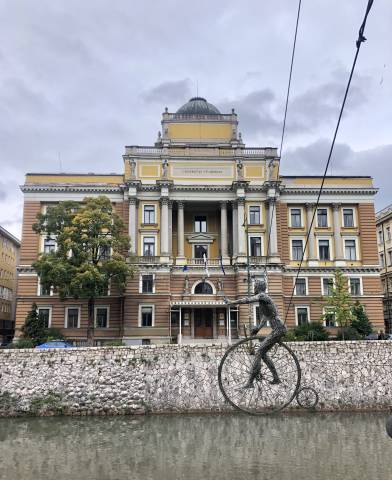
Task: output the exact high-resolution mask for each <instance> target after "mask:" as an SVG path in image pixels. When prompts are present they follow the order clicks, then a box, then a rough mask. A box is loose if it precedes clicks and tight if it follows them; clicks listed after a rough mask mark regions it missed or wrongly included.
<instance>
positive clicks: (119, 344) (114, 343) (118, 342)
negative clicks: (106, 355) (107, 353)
mask: <svg viewBox="0 0 392 480" xmlns="http://www.w3.org/2000/svg"><path fill="white" fill-rule="evenodd" d="M103 347H125V343H123V342H122V341H121V340H113V341H111V342H106V343H104V344H103Z"/></svg>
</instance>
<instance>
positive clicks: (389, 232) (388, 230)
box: [387, 227, 391, 240]
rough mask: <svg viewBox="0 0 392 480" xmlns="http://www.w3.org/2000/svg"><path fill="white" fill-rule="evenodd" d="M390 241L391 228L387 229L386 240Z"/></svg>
mask: <svg viewBox="0 0 392 480" xmlns="http://www.w3.org/2000/svg"><path fill="white" fill-rule="evenodd" d="M390 239H391V227H387V240H390Z"/></svg>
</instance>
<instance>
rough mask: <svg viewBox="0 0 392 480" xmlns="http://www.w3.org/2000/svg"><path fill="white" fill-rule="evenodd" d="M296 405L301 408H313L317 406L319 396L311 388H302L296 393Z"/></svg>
mask: <svg viewBox="0 0 392 480" xmlns="http://www.w3.org/2000/svg"><path fill="white" fill-rule="evenodd" d="M296 398H297V403H298V405H299V406H300V407H302V408H307V409H311V408H315V406H316V405H317V404H318V401H319V396H318V393H317V392H316V390H315V389H314V388H312V387H302V388H300V389H299V390H298V392H297V397H296Z"/></svg>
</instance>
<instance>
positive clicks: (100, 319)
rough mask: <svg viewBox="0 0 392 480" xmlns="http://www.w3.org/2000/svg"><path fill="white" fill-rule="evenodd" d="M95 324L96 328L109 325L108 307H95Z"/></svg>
mask: <svg viewBox="0 0 392 480" xmlns="http://www.w3.org/2000/svg"><path fill="white" fill-rule="evenodd" d="M95 326H96V328H108V327H109V309H108V307H96V308H95Z"/></svg>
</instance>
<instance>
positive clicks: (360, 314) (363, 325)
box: [351, 300, 373, 337]
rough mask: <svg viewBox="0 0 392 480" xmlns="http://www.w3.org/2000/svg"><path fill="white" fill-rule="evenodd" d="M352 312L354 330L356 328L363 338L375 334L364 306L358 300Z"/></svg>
mask: <svg viewBox="0 0 392 480" xmlns="http://www.w3.org/2000/svg"><path fill="white" fill-rule="evenodd" d="M351 311H352V314H353V319H352V321H351V326H352V328H354V329H355V330H356V331H357V332H358V333H359V334H360V335H362V336H363V337H366V336H367V335H370V334H371V333H372V332H373V327H372V324H371V323H370V321H369V319H368V316H367V315H366V313H365V309H364V308H363V305H361V304H360V303H359V302H358V300H357V301H356V302H355V304H354V305H353V307H352V309H351Z"/></svg>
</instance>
